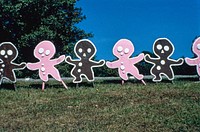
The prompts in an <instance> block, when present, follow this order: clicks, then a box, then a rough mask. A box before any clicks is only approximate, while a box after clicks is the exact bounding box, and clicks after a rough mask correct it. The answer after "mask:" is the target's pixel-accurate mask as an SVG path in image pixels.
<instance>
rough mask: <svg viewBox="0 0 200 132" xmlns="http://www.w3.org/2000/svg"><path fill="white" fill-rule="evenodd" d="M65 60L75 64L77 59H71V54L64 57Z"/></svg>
mask: <svg viewBox="0 0 200 132" xmlns="http://www.w3.org/2000/svg"><path fill="white" fill-rule="evenodd" d="M65 62H67V63H69V64H75V65H77V64H78V62H79V61H77V60H72V58H71V56H67V57H66V58H65Z"/></svg>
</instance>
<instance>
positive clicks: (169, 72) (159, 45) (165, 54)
mask: <svg viewBox="0 0 200 132" xmlns="http://www.w3.org/2000/svg"><path fill="white" fill-rule="evenodd" d="M153 52H154V54H155V55H156V56H157V58H151V57H150V56H149V55H148V54H147V55H146V56H145V61H146V62H148V63H151V64H153V67H152V68H151V71H150V72H151V75H153V76H154V78H153V81H154V82H159V81H161V80H162V76H161V75H162V74H163V75H165V76H166V77H167V78H168V79H169V80H173V79H174V71H173V69H172V66H178V65H182V64H183V59H182V58H181V59H178V60H173V59H170V56H171V55H172V54H173V53H174V45H173V44H172V43H171V42H170V40H168V39H167V38H158V39H157V40H156V41H155V42H154V44H153Z"/></svg>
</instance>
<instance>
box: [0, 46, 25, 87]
mask: <svg viewBox="0 0 200 132" xmlns="http://www.w3.org/2000/svg"><path fill="white" fill-rule="evenodd" d="M17 56H18V50H17V48H16V47H15V46H14V45H13V44H12V43H11V42H3V43H1V44H0V60H1V62H0V84H1V82H2V80H3V78H6V79H9V80H10V81H11V82H13V83H15V82H16V76H15V72H14V70H20V69H24V68H25V67H26V63H21V64H16V63H14V62H13V61H14V60H15V59H16V58H17Z"/></svg>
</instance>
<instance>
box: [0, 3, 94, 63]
mask: <svg viewBox="0 0 200 132" xmlns="http://www.w3.org/2000/svg"><path fill="white" fill-rule="evenodd" d="M76 2H77V1H76V0H58V1H54V0H0V34H1V35H0V42H4V41H11V42H12V43H14V44H15V45H16V47H17V48H18V50H19V59H18V62H20V61H25V62H28V61H29V62H30V61H31V62H32V61H36V59H35V58H34V56H33V49H34V47H35V46H36V45H37V44H38V43H39V42H40V41H42V40H50V41H52V42H53V43H54V44H55V46H56V50H57V56H58V55H61V54H72V51H73V49H72V47H73V45H74V44H75V43H76V41H78V40H79V39H82V38H88V37H91V36H92V34H91V33H86V32H85V31H84V30H82V29H79V28H78V27H76V24H78V23H80V22H81V21H82V20H84V19H85V18H86V16H84V15H83V14H82V10H81V8H77V7H75V4H76Z"/></svg>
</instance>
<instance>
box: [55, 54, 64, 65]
mask: <svg viewBox="0 0 200 132" xmlns="http://www.w3.org/2000/svg"><path fill="white" fill-rule="evenodd" d="M64 60H65V55H61V56H60V57H59V58H57V59H53V60H52V61H53V62H55V63H56V64H59V63H61V62H63V61H64Z"/></svg>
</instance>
